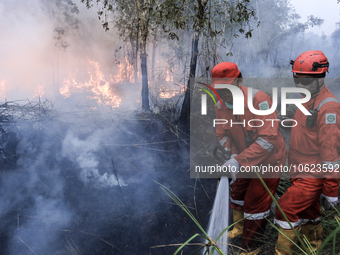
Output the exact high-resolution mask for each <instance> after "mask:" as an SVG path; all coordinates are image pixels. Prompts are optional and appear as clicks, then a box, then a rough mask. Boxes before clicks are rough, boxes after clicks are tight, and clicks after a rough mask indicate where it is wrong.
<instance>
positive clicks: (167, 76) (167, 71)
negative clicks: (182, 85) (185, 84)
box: [165, 69, 174, 81]
mask: <svg viewBox="0 0 340 255" xmlns="http://www.w3.org/2000/svg"><path fill="white" fill-rule="evenodd" d="M165 81H174V79H173V76H172V74H171V72H170V70H169V69H167V70H166V75H165Z"/></svg>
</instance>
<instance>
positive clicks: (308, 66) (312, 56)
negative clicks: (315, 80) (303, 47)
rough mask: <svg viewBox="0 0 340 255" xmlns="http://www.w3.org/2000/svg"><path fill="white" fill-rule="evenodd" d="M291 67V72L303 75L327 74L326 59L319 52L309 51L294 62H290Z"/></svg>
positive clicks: (327, 65) (327, 64)
mask: <svg viewBox="0 0 340 255" xmlns="http://www.w3.org/2000/svg"><path fill="white" fill-rule="evenodd" d="M290 63H291V64H292V65H293V68H292V72H294V73H304V74H322V73H325V72H326V71H327V72H328V67H329V63H328V59H327V57H326V56H325V54H323V52H322V51H320V50H309V51H306V52H304V53H302V54H300V56H298V57H297V58H296V59H295V61H293V60H291V61H290Z"/></svg>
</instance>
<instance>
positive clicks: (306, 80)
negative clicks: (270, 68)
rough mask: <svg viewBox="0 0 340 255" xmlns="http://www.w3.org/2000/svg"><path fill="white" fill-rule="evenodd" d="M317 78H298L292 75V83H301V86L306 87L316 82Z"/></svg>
mask: <svg viewBox="0 0 340 255" xmlns="http://www.w3.org/2000/svg"><path fill="white" fill-rule="evenodd" d="M318 79H319V78H298V77H296V76H295V75H294V82H295V84H299V83H301V84H302V85H304V86H306V85H310V84H312V83H313V82H314V81H317V80H318Z"/></svg>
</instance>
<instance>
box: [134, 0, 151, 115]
mask: <svg viewBox="0 0 340 255" xmlns="http://www.w3.org/2000/svg"><path fill="white" fill-rule="evenodd" d="M136 7H137V14H138V25H139V30H140V35H141V40H140V49H139V50H140V59H141V69H142V110H143V111H150V104H149V81H148V68H147V54H146V44H147V39H148V32H149V30H148V28H149V13H148V10H149V8H144V7H145V6H144V0H137V1H136Z"/></svg>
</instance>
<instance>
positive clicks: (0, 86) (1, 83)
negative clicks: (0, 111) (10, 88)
mask: <svg viewBox="0 0 340 255" xmlns="http://www.w3.org/2000/svg"><path fill="white" fill-rule="evenodd" d="M5 83H6V81H5V80H0V97H1V98H2V99H5V93H6V90H5Z"/></svg>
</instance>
